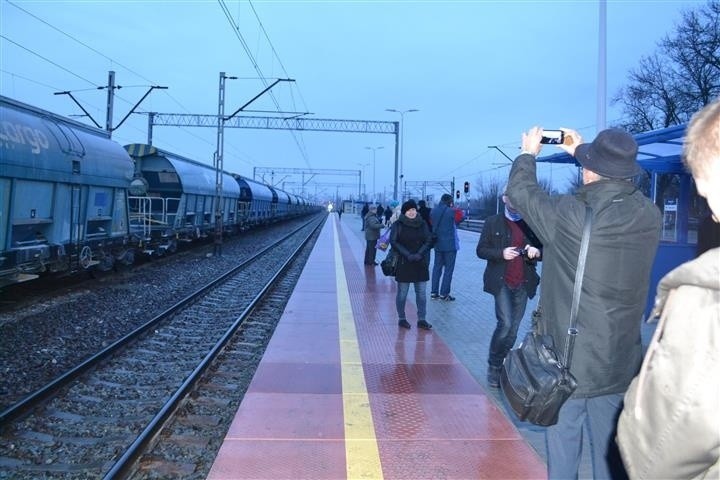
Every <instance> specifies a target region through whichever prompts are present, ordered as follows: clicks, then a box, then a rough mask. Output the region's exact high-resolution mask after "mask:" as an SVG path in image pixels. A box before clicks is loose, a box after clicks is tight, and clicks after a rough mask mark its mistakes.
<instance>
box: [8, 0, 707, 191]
mask: <svg viewBox="0 0 720 480" xmlns="http://www.w3.org/2000/svg"><path fill="white" fill-rule="evenodd" d="M699 5H701V3H699V2H694V1H684V2H678V1H659V0H649V1H608V2H607V78H608V87H607V90H608V98H609V97H611V96H612V95H614V94H615V93H616V92H617V90H618V89H619V88H620V87H621V86H622V85H623V84H624V83H625V82H626V78H627V73H628V70H629V69H631V68H633V67H634V66H635V65H636V64H637V62H638V60H639V59H640V58H641V56H644V55H649V54H651V53H653V52H654V51H655V49H656V44H657V42H658V41H659V40H660V39H661V38H662V37H663V36H664V35H665V34H668V33H670V32H671V31H672V30H673V27H674V25H675V24H676V23H677V22H678V21H679V20H680V13H681V11H682V9H688V8H697V7H698V6H699ZM598 12H599V7H598V2H596V1H562V2H561V1H554V2H551V1H504V2H500V1H394V2H392V1H302V0H293V1H262V0H254V1H252V2H248V1H229V0H225V1H224V2H218V1H215V0H202V1H164V0H152V1H151V0H145V1H140V0H134V1H129V0H126V1H97V0H96V1H79V0H76V1H64V0H53V1H37V0H34V1H22V0H21V1H18V0H12V1H8V0H0V35H1V36H0V70H1V72H0V94H2V95H5V96H8V97H11V98H13V99H16V100H20V101H22V102H26V103H29V104H31V105H33V106H36V107H40V108H43V109H46V110H49V111H51V112H54V113H58V114H61V115H76V114H80V113H82V112H81V110H80V109H79V108H78V107H77V106H76V105H75V104H74V103H73V102H72V101H71V99H70V98H69V97H68V96H64V95H57V96H56V95H53V93H54V92H57V91H67V90H69V91H72V92H73V95H74V96H75V97H76V98H78V100H79V101H80V102H81V103H82V104H83V106H84V107H85V108H86V109H87V110H88V111H89V112H90V114H91V115H92V116H93V117H94V118H95V120H97V121H98V123H100V124H101V125H103V126H104V124H105V103H106V92H105V91H104V90H102V91H101V90H97V89H96V87H97V86H104V85H106V84H107V81H108V71H110V70H113V71H115V72H116V80H115V81H116V84H117V85H120V86H122V87H123V88H122V89H120V90H117V97H116V102H115V115H114V119H113V123H114V124H115V125H116V124H117V123H119V122H120V120H122V118H123V117H124V116H125V115H126V114H127V112H128V111H129V110H130V109H131V108H132V106H133V105H134V104H135V103H136V102H137V101H138V100H139V99H140V98H141V97H142V96H143V95H144V94H145V92H146V91H147V89H148V87H149V85H162V86H167V87H169V88H168V90H155V91H153V92H152V93H151V94H150V95H149V96H148V98H147V99H145V101H144V102H143V103H142V104H141V105H140V107H139V108H138V110H139V111H141V112H148V111H154V112H163V113H193V114H213V115H214V114H217V109H218V82H219V80H218V79H219V72H221V71H222V72H226V73H227V75H232V76H236V77H238V79H237V80H227V82H226V95H225V100H226V113H231V112H233V111H235V110H236V109H237V108H239V107H240V106H241V105H243V104H245V103H246V102H248V101H249V100H250V99H252V98H253V97H255V96H256V95H257V94H258V93H260V92H261V91H262V90H263V89H264V88H265V86H266V85H268V84H269V83H272V82H273V81H274V80H275V79H276V78H292V79H295V82H294V83H286V82H282V83H279V84H278V85H276V86H275V87H274V88H273V89H272V90H271V92H272V94H273V95H272V96H271V95H269V94H265V95H263V96H261V97H260V98H258V99H257V100H256V101H255V102H253V103H252V104H251V105H250V106H248V107H247V109H248V110H278V106H279V108H280V109H281V110H282V111H285V112H310V113H311V115H307V116H306V117H304V118H322V119H351V120H380V121H397V120H399V119H400V116H399V115H398V114H395V113H391V112H387V111H385V110H386V109H396V110H409V109H417V110H418V111H417V112H412V113H407V114H405V116H404V118H405V122H404V133H405V141H404V148H405V153H404V161H403V173H404V176H405V180H407V181H409V182H422V181H427V182H438V181H444V182H448V181H450V180H452V179H453V178H454V179H455V181H456V182H458V183H459V184H460V185H462V182H464V181H470V182H471V184H472V185H473V187H472V192H471V194H472V193H475V192H476V190H477V186H478V184H479V182H481V181H484V182H494V181H500V182H502V181H504V179H505V178H506V176H507V173H508V171H509V169H508V168H507V165H509V162H508V161H507V160H506V159H505V158H504V157H503V156H502V155H501V153H500V152H499V151H498V150H496V149H489V148H487V147H488V145H497V146H499V147H500V149H501V150H503V151H504V152H506V153H507V154H508V155H510V156H511V157H514V156H515V155H516V154H517V153H518V148H519V144H520V143H519V142H520V135H521V133H522V132H523V131H524V130H526V129H528V128H529V127H531V126H533V125H540V126H543V127H544V128H558V127H570V128H575V129H577V130H579V131H580V132H581V133H582V134H583V136H584V137H585V138H586V139H587V140H588V141H589V140H592V138H593V137H594V135H595V134H596V131H597V127H598V126H597V125H596V123H597V122H596V117H597V108H596V103H597V83H598V82H597V70H598V68H597V66H598V53H597V52H598ZM228 15H229V16H230V18H231V19H232V23H231V21H230V20H229V19H228ZM233 24H234V25H236V26H237V28H238V29H237V30H235V29H234V27H233ZM261 75H262V76H264V77H265V78H266V80H265V83H263V81H262V80H261V79H260V76H261ZM248 115H266V114H264V113H248ZM619 115H620V112H619V111H618V110H617V109H616V108H614V107H612V106H610V105H608V113H607V121H608V123H609V124H612V122H613V121H616V120H617V119H618V118H619ZM81 120H82V121H86V122H88V123H89V120H87V119H84V120H83V119H81ZM216 136H217V131H216V129H214V128H189V127H183V128H180V127H156V128H155V131H154V134H153V144H154V145H156V146H158V147H159V148H162V149H165V150H169V151H172V152H174V153H177V154H180V155H183V156H186V157H190V158H193V159H197V160H199V161H202V162H205V163H207V164H212V157H213V152H214V151H215V150H216ZM113 138H114V139H115V140H116V141H118V142H119V143H121V144H123V145H125V144H128V143H145V142H146V141H147V116H146V115H132V116H131V117H130V119H129V120H128V121H127V122H126V123H125V124H123V125H122V126H121V127H120V128H119V129H118V130H117V131H115V132H114V134H113ZM394 141H395V140H394V136H392V135H386V134H357V133H353V134H351V133H329V132H309V131H305V132H297V131H296V132H290V131H282V130H254V129H252V130H251V129H231V130H227V131H226V134H225V169H226V170H229V171H232V172H237V173H240V174H243V175H246V176H249V177H252V176H253V167H266V168H267V167H273V168H297V169H310V168H312V169H347V170H356V171H357V170H363V171H364V178H363V180H364V182H363V183H364V184H365V189H366V192H367V193H368V194H370V193H371V192H372V191H373V190H374V191H376V192H380V193H382V192H383V191H384V192H386V194H387V196H388V197H390V196H391V195H392V190H393V167H394V152H395V145H394ZM365 147H373V148H378V147H383V148H382V149H377V150H375V167H374V168H373V151H372V150H369V149H367V148H365ZM557 151H559V150H557V149H556V148H553V147H550V148H548V147H546V150H544V151H543V153H547V154H550V153H556V152H557ZM373 170H374V175H373ZM540 173H541V176H543V177H545V178H547V179H549V180H552V182H553V184H554V185H556V186H557V187H558V188H564V186H565V185H566V183H567V179H568V178H569V177H570V176H571V175H572V172H571V171H570V169H569V167H560V166H555V167H552V168H551V167H542V168H541V171H540ZM301 178H302V177H300V176H297V175H289V176H286V174H282V175H280V174H276V175H275V176H274V178H272V181H273V182H275V183H278V184H279V186H281V187H284V188H285V189H286V190H288V191H296V192H298V193H299V188H300V187H299V186H298V185H297V184H298V183H299V182H301ZM306 179H307V177H306ZM265 180H266V181H267V182H268V183H270V181H271V179H270V178H267V177H266V178H265ZM283 182H284V183H283ZM312 182H314V183H322V184H326V185H313V186H311V187H310V188H311V189H312V190H313V193H314V191H317V192H318V193H319V194H320V195H327V194H332V195H334V193H335V191H336V190H337V191H338V192H339V193H340V194H341V195H343V194H344V195H345V196H349V195H350V194H353V195H354V196H357V191H358V188H357V187H355V186H353V187H341V186H339V185H343V184H352V185H357V183H358V178H357V177H353V176H330V175H319V176H317V177H315V178H314V179H313V180H312ZM428 193H432V192H428Z"/></svg>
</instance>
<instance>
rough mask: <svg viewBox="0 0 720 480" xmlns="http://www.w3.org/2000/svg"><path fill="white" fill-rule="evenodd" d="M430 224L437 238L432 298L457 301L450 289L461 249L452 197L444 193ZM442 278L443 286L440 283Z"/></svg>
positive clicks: (432, 212)
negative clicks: (456, 260) (456, 231)
mask: <svg viewBox="0 0 720 480" xmlns="http://www.w3.org/2000/svg"><path fill="white" fill-rule="evenodd" d="M461 221H462V220H461ZM430 223H431V224H432V233H433V234H435V236H436V241H435V245H433V248H434V249H435V261H434V263H433V270H432V284H431V286H430V298H432V299H440V300H445V301H449V302H450V301H453V300H455V297H453V296H452V295H450V287H451V283H452V276H453V271H454V270H455V259H456V258H457V251H458V249H459V248H460V246H459V245H458V242H457V237H456V234H455V229H456V221H455V210H454V209H453V208H452V196H451V195H449V194H447V193H444V194H443V195H442V197H440V203H439V204H438V205H437V206H436V207H435V208H433V209H432V210H431V211H430ZM458 223H459V222H458ZM441 278H442V284H441V283H440V280H441Z"/></svg>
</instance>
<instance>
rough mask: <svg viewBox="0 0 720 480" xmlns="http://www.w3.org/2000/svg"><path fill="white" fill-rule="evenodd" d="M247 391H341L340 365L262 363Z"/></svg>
mask: <svg viewBox="0 0 720 480" xmlns="http://www.w3.org/2000/svg"><path fill="white" fill-rule="evenodd" d="M248 392H252V393H255V392H265V393H342V384H341V382H340V365H338V364H327V363H313V364H307V363H269V362H260V365H259V366H258V369H257V371H256V372H255V376H254V377H253V380H252V383H251V384H250V386H249V387H248Z"/></svg>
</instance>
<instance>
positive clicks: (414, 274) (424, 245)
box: [390, 215, 431, 283]
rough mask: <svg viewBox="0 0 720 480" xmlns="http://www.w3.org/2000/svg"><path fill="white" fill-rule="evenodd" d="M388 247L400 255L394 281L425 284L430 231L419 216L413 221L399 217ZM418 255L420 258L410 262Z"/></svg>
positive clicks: (428, 260) (428, 273)
mask: <svg viewBox="0 0 720 480" xmlns="http://www.w3.org/2000/svg"><path fill="white" fill-rule="evenodd" d="M390 245H391V247H392V249H393V250H394V251H395V252H396V253H398V254H399V255H400V258H399V260H398V265H397V271H396V273H395V280H396V281H398V282H402V283H415V282H427V281H428V280H429V279H430V271H429V268H428V265H429V263H430V248H431V247H430V229H429V228H428V226H427V224H426V223H425V221H423V219H422V218H421V217H420V215H418V216H416V217H415V218H413V219H410V218H407V217H406V216H405V215H401V216H400V218H398V219H397V221H396V222H395V223H393V225H392V229H391V231H390ZM413 253H418V254H420V255H422V258H421V259H420V260H418V261H410V260H409V259H408V257H409V256H410V255H411V254H413Z"/></svg>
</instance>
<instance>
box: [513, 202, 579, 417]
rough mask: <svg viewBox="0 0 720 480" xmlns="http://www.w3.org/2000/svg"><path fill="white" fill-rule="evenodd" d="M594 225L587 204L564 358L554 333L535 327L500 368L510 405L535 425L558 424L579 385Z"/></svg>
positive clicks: (516, 412)
mask: <svg viewBox="0 0 720 480" xmlns="http://www.w3.org/2000/svg"><path fill="white" fill-rule="evenodd" d="M591 225H592V209H591V208H590V207H589V206H587V205H586V206H585V226H584V228H583V236H582V241H581V243H580V253H579V254H578V264H577V270H576V271H575V286H574V288H573V299H572V307H571V309H570V325H569V327H568V334H567V341H566V342H565V351H564V352H563V356H562V359H560V358H558V355H557V353H556V352H555V346H554V343H553V338H552V336H551V335H541V334H539V333H537V332H536V330H535V328H533V329H532V330H531V331H530V332H528V334H527V335H526V336H525V338H524V339H523V341H522V343H521V344H520V346H518V347H517V348H514V349H512V350H510V352H509V353H508V355H507V357H505V362H504V363H503V368H502V370H501V372H500V388H501V389H502V392H503V394H504V395H505V398H506V399H507V401H508V403H509V404H510V408H512V410H513V412H515V415H517V417H518V418H519V419H520V420H524V421H528V422H530V423H533V424H535V425H542V426H550V425H555V424H556V423H557V421H558V413H559V411H560V407H562V406H563V404H564V403H565V401H566V400H567V399H568V398H570V396H571V395H572V394H573V392H574V391H575V388H577V381H576V380H575V377H573V375H572V374H571V373H570V363H571V361H572V354H573V347H574V346H575V337H576V336H577V334H578V330H577V314H578V309H579V306H580V292H581V290H582V282H583V274H584V272H585V259H586V257H587V251H588V244H589V243H590V228H591Z"/></svg>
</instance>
